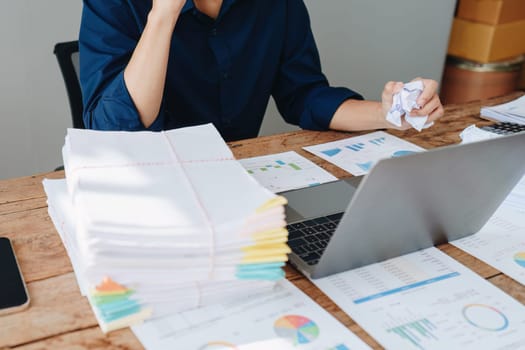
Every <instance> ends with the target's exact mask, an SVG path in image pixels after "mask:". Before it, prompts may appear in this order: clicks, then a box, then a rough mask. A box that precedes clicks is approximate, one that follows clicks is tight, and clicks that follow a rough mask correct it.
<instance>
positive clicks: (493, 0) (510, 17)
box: [456, 0, 525, 24]
mask: <svg viewBox="0 0 525 350" xmlns="http://www.w3.org/2000/svg"><path fill="white" fill-rule="evenodd" d="M456 17H458V18H461V19H466V20H469V21H472V22H481V23H487V24H501V23H509V22H516V21H520V20H525V1H524V0H460V1H459V5H458V11H457V14H456Z"/></svg>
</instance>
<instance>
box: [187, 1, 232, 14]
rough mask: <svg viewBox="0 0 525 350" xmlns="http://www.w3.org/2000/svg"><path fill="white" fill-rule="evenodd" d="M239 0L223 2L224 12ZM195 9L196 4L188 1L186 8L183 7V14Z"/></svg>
mask: <svg viewBox="0 0 525 350" xmlns="http://www.w3.org/2000/svg"><path fill="white" fill-rule="evenodd" d="M235 1H237V0H223V1H222V10H221V12H222V11H225V10H227V9H229V8H230V6H231V5H232V4H233V3H234V2H235ZM194 8H195V4H194V3H193V0H186V3H185V4H184V6H182V11H181V13H184V12H187V11H189V10H193V9H194Z"/></svg>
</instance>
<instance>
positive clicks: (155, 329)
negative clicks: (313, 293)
mask: <svg viewBox="0 0 525 350" xmlns="http://www.w3.org/2000/svg"><path fill="white" fill-rule="evenodd" d="M132 330H133V332H134V333H135V335H136V336H137V337H138V338H139V340H140V341H141V342H142V344H143V345H144V347H145V348H146V349H151V350H153V349H155V350H173V349H184V350H212V349H213V350H227V349H235V350H255V349H257V350H268V349H271V350H292V349H304V350H314V349H315V350H350V349H352V350H360V349H370V347H369V346H368V345H366V344H365V343H364V342H363V341H361V340H360V339H359V338H357V337H356V336H355V335H354V334H353V333H352V332H350V331H349V330H348V329H347V328H346V327H344V326H343V325H342V324H341V323H339V322H338V321H337V320H336V319H335V318H333V317H332V316H331V315H330V314H328V313H327V312H326V311H324V310H323V309H322V308H321V307H320V306H319V305H317V304H316V303H315V302H314V301H313V300H311V299H310V298H309V297H308V296H306V295H305V294H304V293H303V292H301V291H300V290H299V289H297V287H295V286H294V285H293V284H292V283H290V282H288V281H286V280H284V281H281V282H279V284H278V285H277V286H276V288H275V290H273V291H272V292H268V293H264V294H258V295H246V296H245V297H244V298H239V299H238V300H237V301H235V302H231V303H223V304H217V305H214V306H209V307H205V308H201V309H196V310H192V311H189V312H182V313H179V314H174V315H171V316H167V317H164V318H160V319H154V320H150V321H148V322H146V323H145V324H143V325H140V326H135V327H133V328H132Z"/></svg>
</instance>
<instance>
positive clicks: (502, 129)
mask: <svg viewBox="0 0 525 350" xmlns="http://www.w3.org/2000/svg"><path fill="white" fill-rule="evenodd" d="M480 129H483V130H485V131H489V132H492V133H495V134H500V135H510V134H514V133H517V132H521V131H525V124H518V123H508V122H505V123H498V124H493V125H487V126H482V127H481V128H480Z"/></svg>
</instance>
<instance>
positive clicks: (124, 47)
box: [79, 0, 162, 131]
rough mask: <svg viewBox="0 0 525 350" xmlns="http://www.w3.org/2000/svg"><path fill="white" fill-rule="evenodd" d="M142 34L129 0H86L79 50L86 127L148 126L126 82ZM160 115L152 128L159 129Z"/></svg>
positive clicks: (136, 127) (130, 128) (119, 127)
mask: <svg viewBox="0 0 525 350" xmlns="http://www.w3.org/2000/svg"><path fill="white" fill-rule="evenodd" d="M139 38H140V30H139V25H138V21H137V17H136V15H135V14H134V13H133V11H132V9H131V8H130V7H129V5H128V4H127V2H126V1H116V0H84V7H83V11H82V22H81V26H80V34H79V53H80V85H81V88H82V96H83V104H84V112H83V118H84V124H85V125H86V128H89V129H97V130H128V131H135V130H144V129H145V127H144V126H143V124H142V122H141V121H140V118H139V114H138V111H137V108H136V107H135V104H134V103H133V100H132V99H131V96H130V94H129V92H128V89H127V87H126V84H125V82H124V68H125V67H126V65H127V64H128V62H129V60H130V58H131V55H132V53H133V51H134V50H135V47H136V45H137V42H138V40H139ZM161 119H162V116H159V117H158V118H157V120H156V121H155V123H153V125H152V126H151V127H150V128H149V129H153V130H155V129H158V128H159V125H162V120H161Z"/></svg>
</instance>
